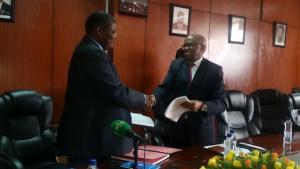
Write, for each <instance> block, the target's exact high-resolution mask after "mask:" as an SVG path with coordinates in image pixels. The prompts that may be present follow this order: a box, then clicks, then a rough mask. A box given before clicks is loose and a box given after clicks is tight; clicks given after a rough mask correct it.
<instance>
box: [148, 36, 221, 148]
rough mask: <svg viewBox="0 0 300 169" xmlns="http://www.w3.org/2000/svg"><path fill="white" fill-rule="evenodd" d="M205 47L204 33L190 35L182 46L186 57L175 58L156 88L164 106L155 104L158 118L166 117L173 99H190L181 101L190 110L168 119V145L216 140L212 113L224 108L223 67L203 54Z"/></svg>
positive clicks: (160, 102) (185, 145) (158, 97)
mask: <svg viewBox="0 0 300 169" xmlns="http://www.w3.org/2000/svg"><path fill="white" fill-rule="evenodd" d="M206 47H207V44H206V39H205V37H204V36H202V35H189V36H188V37H187V38H186V39H185V43H184V48H183V53H184V56H185V57H180V58H178V59H175V60H173V61H172V63H171V65H170V68H169V71H168V73H167V75H166V77H165V79H164V81H163V83H162V84H160V85H159V86H158V87H157V88H156V89H155V91H154V95H155V98H156V100H157V102H158V103H159V104H160V106H161V107H158V106H159V105H157V106H156V107H154V111H155V115H156V116H157V117H158V118H164V114H163V113H164V111H165V108H166V106H167V105H168V104H169V103H170V102H171V101H172V100H173V99H175V98H177V97H180V96H187V97H188V98H189V99H190V100H191V102H190V103H189V102H186V103H184V104H182V106H184V107H186V108H188V109H189V110H190V111H189V112H186V113H184V114H183V115H182V116H181V117H180V119H179V121H178V122H177V123H174V122H170V121H169V122H168V123H169V125H170V126H169V127H170V130H169V131H171V133H170V140H169V141H170V145H169V146H174V147H187V146H192V145H202V146H204V145H209V144H212V143H213V141H214V138H213V123H212V117H213V115H217V114H220V113H222V112H223V111H224V110H225V91H224V82H223V70H222V67H221V66H219V65H217V64H214V63H212V62H210V61H209V60H207V59H205V58H204V57H203V53H204V52H205V50H206Z"/></svg>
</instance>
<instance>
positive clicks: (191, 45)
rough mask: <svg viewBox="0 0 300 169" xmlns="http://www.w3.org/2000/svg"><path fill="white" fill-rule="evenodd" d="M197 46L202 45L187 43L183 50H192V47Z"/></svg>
mask: <svg viewBox="0 0 300 169" xmlns="http://www.w3.org/2000/svg"><path fill="white" fill-rule="evenodd" d="M197 45H201V43H185V44H184V45H183V48H191V47H194V46H197Z"/></svg>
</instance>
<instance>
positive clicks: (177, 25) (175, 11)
mask: <svg viewBox="0 0 300 169" xmlns="http://www.w3.org/2000/svg"><path fill="white" fill-rule="evenodd" d="M190 15H191V8H190V7H189V6H183V5H177V4H170V31H169V32H170V35H177V36H187V35H188V34H189V24H190Z"/></svg>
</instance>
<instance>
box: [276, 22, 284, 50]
mask: <svg viewBox="0 0 300 169" xmlns="http://www.w3.org/2000/svg"><path fill="white" fill-rule="evenodd" d="M286 32H287V24H286V23H282V22H274V23H273V45H274V46H275V47H282V48H284V47H285V40H286Z"/></svg>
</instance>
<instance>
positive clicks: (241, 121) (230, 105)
mask: <svg viewBox="0 0 300 169" xmlns="http://www.w3.org/2000/svg"><path fill="white" fill-rule="evenodd" d="M253 114H254V102H253V99H252V97H249V96H247V95H246V94H244V93H243V92H242V91H239V90H228V91H226V111H225V112H223V113H222V115H221V117H222V121H224V122H225V124H226V127H225V133H228V132H229V129H231V130H233V131H234V133H235V135H236V137H237V138H238V139H242V138H246V137H249V136H253V135H258V134H259V131H258V129H257V127H256V126H255V125H254V124H253V123H252V118H253ZM225 133H224V135H225Z"/></svg>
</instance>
